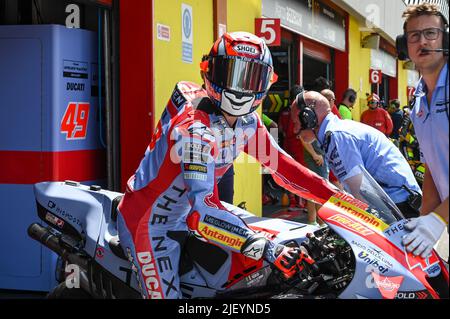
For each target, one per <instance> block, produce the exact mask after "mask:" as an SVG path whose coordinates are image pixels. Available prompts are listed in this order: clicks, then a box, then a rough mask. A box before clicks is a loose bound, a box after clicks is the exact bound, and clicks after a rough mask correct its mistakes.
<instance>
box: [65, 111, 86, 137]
mask: <svg viewBox="0 0 450 319" xmlns="http://www.w3.org/2000/svg"><path fill="white" fill-rule="evenodd" d="M88 119H89V103H77V102H70V103H69V105H67V108H66V111H65V112H64V116H63V118H62V120H61V133H63V134H66V140H82V139H85V138H86V133H87V125H88Z"/></svg>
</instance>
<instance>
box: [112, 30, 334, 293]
mask: <svg viewBox="0 0 450 319" xmlns="http://www.w3.org/2000/svg"><path fill="white" fill-rule="evenodd" d="M200 66H201V75H202V78H203V80H204V88H202V87H201V86H199V85H198V84H195V83H192V82H185V81H182V82H178V83H177V84H176V86H175V89H174V91H173V94H172V96H171V98H170V99H169V101H168V103H167V106H166V108H165V110H164V111H163V113H162V115H161V118H160V120H159V122H158V125H157V127H156V129H155V131H154V133H153V136H152V138H151V140H150V143H149V146H148V148H147V150H146V152H145V156H144V158H143V159H142V161H141V163H140V165H139V167H138V169H137V170H136V173H135V174H134V175H133V176H132V177H131V178H130V179H129V181H128V184H127V188H126V192H125V195H124V197H123V198H122V200H121V202H120V204H119V207H118V219H117V223H118V231H119V236H120V240H121V245H122V247H123V248H124V250H125V251H126V252H127V254H128V259H129V260H130V262H132V263H133V269H134V270H135V272H136V275H137V277H138V280H139V282H140V285H141V288H142V289H141V291H142V295H143V297H145V298H181V296H182V293H181V290H180V280H179V277H178V268H179V262H180V253H181V248H182V243H183V236H181V235H180V234H184V233H187V232H189V233H191V234H192V235H193V236H195V237H196V238H198V239H199V240H202V241H204V242H206V243H209V244H212V245H215V246H217V247H219V248H221V249H223V250H225V251H229V252H232V254H230V256H231V258H230V259H232V260H231V261H229V262H230V263H232V264H233V266H232V267H221V268H220V269H219V270H217V271H216V272H215V273H214V274H211V276H210V277H207V278H204V280H206V281H207V283H208V285H209V286H212V287H217V288H218V289H224V288H223V287H224V285H225V284H226V282H228V281H229V279H230V278H234V277H235V276H236V275H237V273H234V272H235V271H236V269H242V267H243V266H242V265H238V266H236V265H235V263H244V264H245V267H249V263H250V262H254V263H255V266H256V267H255V268H254V271H257V270H258V269H260V268H261V267H262V265H263V262H262V261H263V260H266V261H267V262H268V263H269V264H271V265H272V266H273V267H274V268H275V269H277V270H278V271H280V272H281V273H282V274H283V276H284V277H285V278H292V277H293V276H295V274H296V272H297V271H300V268H301V267H300V264H299V263H301V262H302V261H304V262H311V260H310V258H308V257H307V255H305V254H304V253H301V252H300V250H299V249H298V248H291V247H285V246H283V245H278V244H275V243H274V242H273V241H272V240H271V239H268V238H266V237H264V236H262V235H261V234H259V233H258V230H253V229H251V228H250V227H248V226H247V224H246V223H245V222H244V220H243V219H242V218H241V217H240V216H238V215H237V214H234V213H232V212H231V211H230V210H229V209H227V208H226V207H225V206H224V205H223V204H222V203H221V202H220V200H219V197H218V191H217V183H218V182H219V181H220V179H221V178H222V176H223V175H224V174H225V172H226V171H227V170H228V168H229V167H231V165H232V163H233V161H234V159H236V158H237V157H238V156H239V154H240V153H241V152H242V151H243V152H245V153H247V154H249V155H251V156H252V157H254V158H256V159H257V160H258V161H259V162H260V163H261V164H262V165H264V166H265V167H266V168H268V169H269V171H270V172H271V173H272V175H273V178H274V180H275V181H276V182H277V183H278V184H280V185H281V186H282V187H284V188H285V189H287V190H289V191H291V192H293V193H295V194H297V195H300V196H301V197H304V198H308V199H311V200H314V201H316V202H319V203H324V202H325V201H327V200H328V198H329V197H330V196H332V195H333V194H334V193H336V192H337V189H336V188H335V187H334V186H333V185H332V184H330V183H328V182H327V181H326V180H324V179H322V178H321V177H319V176H318V175H316V174H315V173H313V172H311V171H309V170H308V169H307V168H305V167H303V166H301V165H300V164H299V163H297V162H296V161H295V160H293V159H292V158H291V157H290V156H289V155H287V154H286V153H285V152H284V151H283V150H282V149H281V148H279V147H278V145H277V144H276V142H275V141H274V139H273V138H272V137H271V135H270V134H269V133H268V132H267V129H266V128H265V127H264V125H263V124H262V121H261V119H260V117H259V115H258V114H257V113H256V112H255V110H256V108H257V107H258V106H259V105H260V104H261V101H262V100H263V98H264V97H265V95H266V94H267V91H268V90H269V87H270V85H271V83H273V82H274V81H275V80H276V75H275V73H274V71H273V64H272V58H271V54H270V51H269V49H268V47H267V46H266V44H265V43H264V41H263V40H261V39H260V38H258V37H256V36H255V35H252V34H250V33H246V32H233V33H225V34H224V35H223V36H221V37H220V39H218V40H217V41H216V42H215V43H214V45H213V47H212V49H211V50H210V53H209V55H207V56H205V57H204V58H203V61H202V62H201V64H200ZM248 275H250V273H249V274H248ZM242 278H243V277H242Z"/></svg>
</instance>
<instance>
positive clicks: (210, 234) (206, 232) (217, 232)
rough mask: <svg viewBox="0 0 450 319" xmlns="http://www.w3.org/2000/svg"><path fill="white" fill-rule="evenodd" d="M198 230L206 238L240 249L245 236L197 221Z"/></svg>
mask: <svg viewBox="0 0 450 319" xmlns="http://www.w3.org/2000/svg"><path fill="white" fill-rule="evenodd" d="M198 230H199V232H200V234H202V236H203V237H205V238H206V239H208V240H210V241H212V242H217V243H220V244H222V245H224V246H229V247H231V248H234V249H237V250H240V249H241V247H242V245H243V244H244V241H245V240H246V238H244V237H241V236H237V235H235V234H231V233H229V232H227V231H224V230H222V229H220V228H217V227H214V226H212V225H209V224H206V223H203V222H199V226H198Z"/></svg>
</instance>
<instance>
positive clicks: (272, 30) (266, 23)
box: [255, 18, 281, 46]
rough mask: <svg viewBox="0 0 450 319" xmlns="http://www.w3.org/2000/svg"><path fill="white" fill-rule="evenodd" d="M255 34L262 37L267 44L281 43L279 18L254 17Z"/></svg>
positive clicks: (275, 44) (276, 44)
mask: <svg viewBox="0 0 450 319" xmlns="http://www.w3.org/2000/svg"><path fill="white" fill-rule="evenodd" d="M255 34H256V35H257V36H258V37H260V38H262V39H264V40H265V41H266V44H267V45H268V46H278V45H280V44H281V27H280V19H272V18H256V19H255Z"/></svg>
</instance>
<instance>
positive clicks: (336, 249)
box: [28, 167, 449, 299]
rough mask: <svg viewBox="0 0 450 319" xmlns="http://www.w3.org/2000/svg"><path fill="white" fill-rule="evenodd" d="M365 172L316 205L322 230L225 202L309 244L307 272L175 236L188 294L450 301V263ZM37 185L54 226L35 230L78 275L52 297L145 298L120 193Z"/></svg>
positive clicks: (272, 232) (292, 241)
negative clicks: (416, 235) (412, 242)
mask: <svg viewBox="0 0 450 319" xmlns="http://www.w3.org/2000/svg"><path fill="white" fill-rule="evenodd" d="M359 169H360V170H361V175H362V180H361V184H360V185H359V186H358V190H356V191H355V190H354V189H353V192H352V195H353V196H349V195H348V193H345V192H342V193H337V194H335V195H334V196H333V197H331V198H330V199H329V200H328V202H327V203H325V204H324V205H323V207H322V208H321V209H320V210H319V211H318V215H319V217H320V218H321V219H322V220H323V221H324V222H325V223H326V225H325V227H316V226H312V225H306V224H302V223H298V222H294V221H289V220H282V219H276V218H264V217H257V216H255V215H252V214H251V213H249V212H247V211H245V210H243V209H241V208H239V207H236V206H232V205H229V204H227V203H223V204H224V206H226V207H227V208H228V209H229V210H231V211H232V212H233V213H234V214H236V215H239V216H240V217H241V218H243V219H244V220H245V222H246V223H247V225H248V226H249V227H250V228H252V229H253V230H254V231H256V232H260V233H262V234H263V235H264V236H266V237H267V238H269V239H270V240H273V241H274V242H275V243H280V244H284V245H287V246H297V247H302V249H306V250H307V251H308V253H309V255H310V257H311V258H312V259H314V261H315V262H314V263H313V264H309V263H299V264H298V267H299V268H300V269H301V270H302V271H300V272H298V275H296V276H295V277H293V278H291V279H289V280H286V279H283V278H282V276H281V275H280V274H279V273H278V272H277V271H276V270H275V269H274V268H272V267H271V265H270V264H269V263H267V262H265V261H263V260H259V261H254V260H250V259H248V258H246V257H244V256H242V255H241V254H236V253H233V252H229V251H225V250H223V249H221V248H220V247H217V246H214V245H211V244H207V243H205V242H203V241H200V240H199V239H197V238H196V237H194V236H191V235H190V234H189V233H179V232H174V233H172V234H168V236H171V238H177V240H179V242H180V245H181V246H182V253H181V259H180V267H179V276H180V289H181V292H182V296H183V298H246V299H248V298H278V299H281V298H318V299H321V298H346V299H349V298H357V299H380V298H386V299H394V298H397V299H427V298H435V299H438V298H448V290H449V289H448V287H449V286H448V282H449V281H448V265H447V264H446V263H445V262H444V261H443V260H442V259H441V258H440V257H439V255H438V254H437V253H436V252H435V251H433V252H432V254H431V256H429V257H427V258H426V259H422V258H421V257H418V256H414V255H412V254H410V253H408V252H406V250H405V248H404V246H403V245H402V244H401V239H402V236H403V235H404V234H405V229H404V224H405V222H406V220H404V219H403V216H402V214H401V213H400V211H398V209H397V208H396V206H395V204H394V203H393V202H392V201H391V200H390V199H389V197H388V196H387V195H386V194H385V193H384V191H383V190H382V189H381V187H380V186H379V185H378V184H377V183H376V182H375V181H374V180H373V178H372V177H371V176H370V175H369V174H368V173H367V172H366V171H365V170H364V168H362V167H359ZM353 188H354V187H353ZM347 189H348V190H350V188H347ZM34 191H35V197H36V203H37V211H38V215H39V217H40V219H41V220H42V221H43V222H45V223H46V224H47V226H43V225H40V224H38V223H34V224H32V225H30V227H29V229H28V233H29V235H30V236H31V237H32V238H33V239H35V240H37V241H38V242H40V243H41V244H42V245H44V246H46V247H48V248H50V249H51V250H52V251H54V252H56V253H57V254H58V255H59V256H60V259H61V260H63V261H64V262H65V264H66V268H65V269H66V270H67V269H68V268H67V267H68V266H71V267H72V268H70V269H77V270H78V271H77V274H78V278H77V279H76V280H78V286H76V287H79V288H78V289H77V288H73V287H72V286H71V285H69V284H68V279H69V277H71V278H72V279H73V274H74V273H75V272H73V273H72V272H71V273H70V274H69V273H66V275H67V278H65V279H64V278H63V279H62V280H61V283H60V284H59V285H58V286H57V287H55V288H54V289H53V290H52V291H51V292H50V293H49V295H48V297H49V298H73V297H83V298H141V293H140V288H139V284H138V280H137V277H136V273H135V272H136V271H137V270H136V269H135V267H132V266H131V263H130V261H129V260H127V254H126V253H125V252H124V250H123V249H122V247H121V246H120V240H119V238H118V233H117V228H116V220H117V206H118V203H119V201H120V199H121V198H122V194H121V193H116V192H112V191H108V190H103V189H101V188H100V187H98V186H86V185H81V184H79V183H77V182H71V181H66V182H42V183H37V184H36V185H35V188H34ZM156 264H157V263H156ZM62 268H64V267H62ZM69 283H70V282H69ZM72 283H73V282H72Z"/></svg>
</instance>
